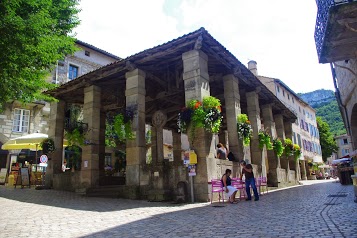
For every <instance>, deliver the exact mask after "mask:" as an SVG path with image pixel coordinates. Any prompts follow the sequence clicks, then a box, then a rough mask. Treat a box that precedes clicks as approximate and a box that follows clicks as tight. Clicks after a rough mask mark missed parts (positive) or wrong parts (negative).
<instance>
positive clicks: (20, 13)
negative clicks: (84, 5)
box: [0, 0, 79, 109]
mask: <svg viewBox="0 0 357 238" xmlns="http://www.w3.org/2000/svg"><path fill="white" fill-rule="evenodd" d="M77 6H78V0H1V1H0V59H1V60H0V92H1V94H0V107H2V108H3V106H4V104H5V103H6V102H8V101H9V100H19V101H22V102H25V103H26V102H31V101H34V100H46V99H47V100H48V99H51V98H50V97H49V96H46V95H44V94H42V92H43V91H44V90H46V89H51V88H53V87H54V85H53V84H51V83H50V82H47V81H46V77H47V76H48V75H49V73H50V71H51V70H53V67H54V66H55V64H56V61H57V60H60V59H63V58H64V57H65V56H66V55H67V54H72V53H73V52H74V51H75V50H76V47H75V46H74V41H75V39H74V38H73V36H71V35H70V34H71V32H72V29H73V28H74V27H76V26H77V25H78V24H79V19H78V17H77V14H78V12H79V10H78V9H77ZM0 109H1V108H0Z"/></svg>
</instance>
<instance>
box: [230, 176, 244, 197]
mask: <svg viewBox="0 0 357 238" xmlns="http://www.w3.org/2000/svg"><path fill="white" fill-rule="evenodd" d="M232 186H233V187H235V188H236V189H237V190H238V191H239V199H242V198H245V197H247V196H246V193H245V186H244V183H243V182H242V180H240V179H232Z"/></svg>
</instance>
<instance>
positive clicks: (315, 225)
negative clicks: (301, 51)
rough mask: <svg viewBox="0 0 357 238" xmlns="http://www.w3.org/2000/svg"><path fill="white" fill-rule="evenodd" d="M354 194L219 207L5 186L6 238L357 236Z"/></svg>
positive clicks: (325, 190)
mask: <svg viewBox="0 0 357 238" xmlns="http://www.w3.org/2000/svg"><path fill="white" fill-rule="evenodd" d="M329 195H340V196H339V197H337V196H334V197H329ZM353 196H354V193H353V187H352V186H351V185H349V186H342V185H340V184H339V183H336V182H332V181H327V182H324V183H317V184H314V183H311V182H308V183H305V185H303V186H296V187H294V188H290V189H284V190H280V191H274V192H270V193H269V194H267V195H263V196H261V199H260V201H257V202H255V201H241V202H239V203H238V204H222V203H220V204H219V203H218V202H217V203H214V204H213V205H211V204H210V203H196V204H185V205H174V204H170V203H150V202H147V201H132V200H124V199H106V198H92V197H82V196H79V195H76V194H74V193H70V192H63V191H55V190H35V189H33V188H32V189H28V188H24V189H19V188H17V189H14V188H8V187H4V186H1V187H0V204H1V206H0V221H1V222H0V237H46V238H47V237H63V238H64V237H91V238H94V237H249V236H251V237H357V203H354V202H353Z"/></svg>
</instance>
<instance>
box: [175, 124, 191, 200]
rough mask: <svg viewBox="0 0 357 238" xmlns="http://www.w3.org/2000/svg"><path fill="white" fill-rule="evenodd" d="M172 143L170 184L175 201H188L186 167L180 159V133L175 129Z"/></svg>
mask: <svg viewBox="0 0 357 238" xmlns="http://www.w3.org/2000/svg"><path fill="white" fill-rule="evenodd" d="M172 139H173V140H172V144H173V155H174V162H173V169H172V179H171V180H170V181H172V183H171V186H172V189H173V191H174V195H175V201H180V200H181V201H186V202H187V201H188V200H189V197H188V188H189V187H188V183H187V182H186V181H187V174H188V171H187V168H186V167H185V166H184V165H183V161H182V159H181V158H182V154H181V153H182V149H181V147H182V146H181V134H180V133H177V132H175V131H173V132H172Z"/></svg>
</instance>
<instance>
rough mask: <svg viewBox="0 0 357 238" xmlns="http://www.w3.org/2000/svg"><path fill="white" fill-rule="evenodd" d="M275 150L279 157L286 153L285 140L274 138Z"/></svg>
mask: <svg viewBox="0 0 357 238" xmlns="http://www.w3.org/2000/svg"><path fill="white" fill-rule="evenodd" d="M273 150H274V152H275V154H276V156H277V157H278V158H280V156H281V155H282V154H283V153H284V146H283V142H281V140H280V139H279V138H275V139H274V140H273Z"/></svg>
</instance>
